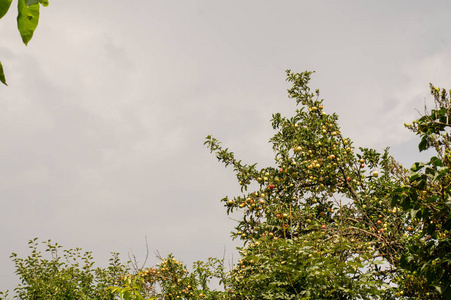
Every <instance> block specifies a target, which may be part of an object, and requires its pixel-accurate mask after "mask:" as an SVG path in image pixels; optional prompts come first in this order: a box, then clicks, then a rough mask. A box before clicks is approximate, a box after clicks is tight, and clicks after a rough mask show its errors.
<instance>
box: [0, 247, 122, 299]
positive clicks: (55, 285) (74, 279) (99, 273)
mask: <svg viewBox="0 0 451 300" xmlns="http://www.w3.org/2000/svg"><path fill="white" fill-rule="evenodd" d="M43 244H45V245H46V250H45V251H46V252H48V254H49V255H50V258H44V256H43V254H42V252H41V251H40V250H39V249H38V245H39V244H38V240H37V239H33V240H30V241H29V248H30V250H31V255H29V256H28V257H27V258H25V259H23V258H20V257H18V255H17V254H15V253H13V254H12V255H11V258H12V259H13V261H14V263H15V265H16V274H17V275H18V276H19V277H20V281H21V283H20V284H19V285H18V286H17V288H16V289H15V292H16V295H15V299H27V300H32V299H86V300H88V299H99V300H109V299H111V300H112V299H114V295H113V293H112V292H111V291H110V290H107V287H109V286H112V285H114V284H115V282H116V280H117V278H119V277H120V276H121V275H124V274H125V273H126V272H128V271H129V268H128V267H127V266H126V265H124V264H121V262H120V260H119V258H118V254H117V253H113V256H112V258H111V259H110V264H109V266H108V267H107V268H94V262H93V257H92V255H91V252H84V253H82V252H81V249H80V248H76V249H69V250H63V251H62V253H60V252H61V248H62V246H61V245H59V244H58V243H55V244H53V243H51V241H50V240H49V241H45V242H43ZM2 295H3V294H0V299H7V292H6V294H4V295H3V296H2Z"/></svg>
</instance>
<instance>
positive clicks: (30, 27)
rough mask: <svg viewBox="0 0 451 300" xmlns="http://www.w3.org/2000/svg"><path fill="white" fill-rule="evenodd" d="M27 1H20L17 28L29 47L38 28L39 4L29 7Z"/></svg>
mask: <svg viewBox="0 0 451 300" xmlns="http://www.w3.org/2000/svg"><path fill="white" fill-rule="evenodd" d="M25 1H26V0H19V3H18V5H17V10H18V12H19V14H18V15H17V28H18V29H19V32H20V36H21V37H22V41H23V42H24V44H25V45H27V44H28V42H29V41H30V40H31V38H32V37H33V33H34V31H35V29H36V27H37V26H38V22H39V4H38V3H37V4H33V5H31V6H27V5H26V3H25Z"/></svg>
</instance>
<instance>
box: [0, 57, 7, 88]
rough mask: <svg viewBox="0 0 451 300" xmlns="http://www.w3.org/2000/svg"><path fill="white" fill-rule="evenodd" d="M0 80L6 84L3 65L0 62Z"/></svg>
mask: <svg viewBox="0 0 451 300" xmlns="http://www.w3.org/2000/svg"><path fill="white" fill-rule="evenodd" d="M0 81H1V82H2V83H3V84H4V85H7V84H6V79H5V74H4V73H3V66H2V63H1V62H0Z"/></svg>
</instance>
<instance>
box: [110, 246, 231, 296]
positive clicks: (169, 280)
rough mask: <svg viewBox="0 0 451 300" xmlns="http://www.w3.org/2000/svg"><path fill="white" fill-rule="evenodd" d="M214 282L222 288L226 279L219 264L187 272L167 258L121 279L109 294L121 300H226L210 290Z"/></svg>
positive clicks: (211, 260)
mask: <svg viewBox="0 0 451 300" xmlns="http://www.w3.org/2000/svg"><path fill="white" fill-rule="evenodd" d="M213 278H218V279H219V280H220V283H222V284H224V285H225V283H226V281H227V279H226V273H225V270H224V266H223V261H222V260H219V259H216V258H209V259H208V260H207V261H206V262H202V261H197V262H195V263H194V264H193V266H192V271H191V272H189V271H188V269H187V267H186V266H185V265H184V264H183V263H182V262H180V261H178V260H176V259H175V258H174V257H173V256H172V255H171V254H170V255H169V256H168V257H167V258H165V259H162V261H161V263H160V264H158V265H157V266H156V267H153V268H146V269H142V270H138V272H136V273H135V274H127V275H125V276H123V277H121V278H120V283H119V285H118V286H117V287H111V290H113V291H114V292H115V293H116V294H117V295H119V296H120V297H121V299H124V300H135V299H136V300H141V299H212V300H213V299H229V298H228V297H227V293H225V292H221V291H217V290H214V289H211V288H210V287H209V283H210V281H211V279H213Z"/></svg>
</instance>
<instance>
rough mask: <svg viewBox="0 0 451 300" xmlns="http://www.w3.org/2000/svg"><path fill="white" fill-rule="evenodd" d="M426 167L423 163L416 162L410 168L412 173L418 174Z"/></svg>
mask: <svg viewBox="0 0 451 300" xmlns="http://www.w3.org/2000/svg"><path fill="white" fill-rule="evenodd" d="M423 167H424V163H422V162H416V163H414V164H413V165H412V167H410V171H412V172H418V171H419V170H421V169H422V168H423Z"/></svg>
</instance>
